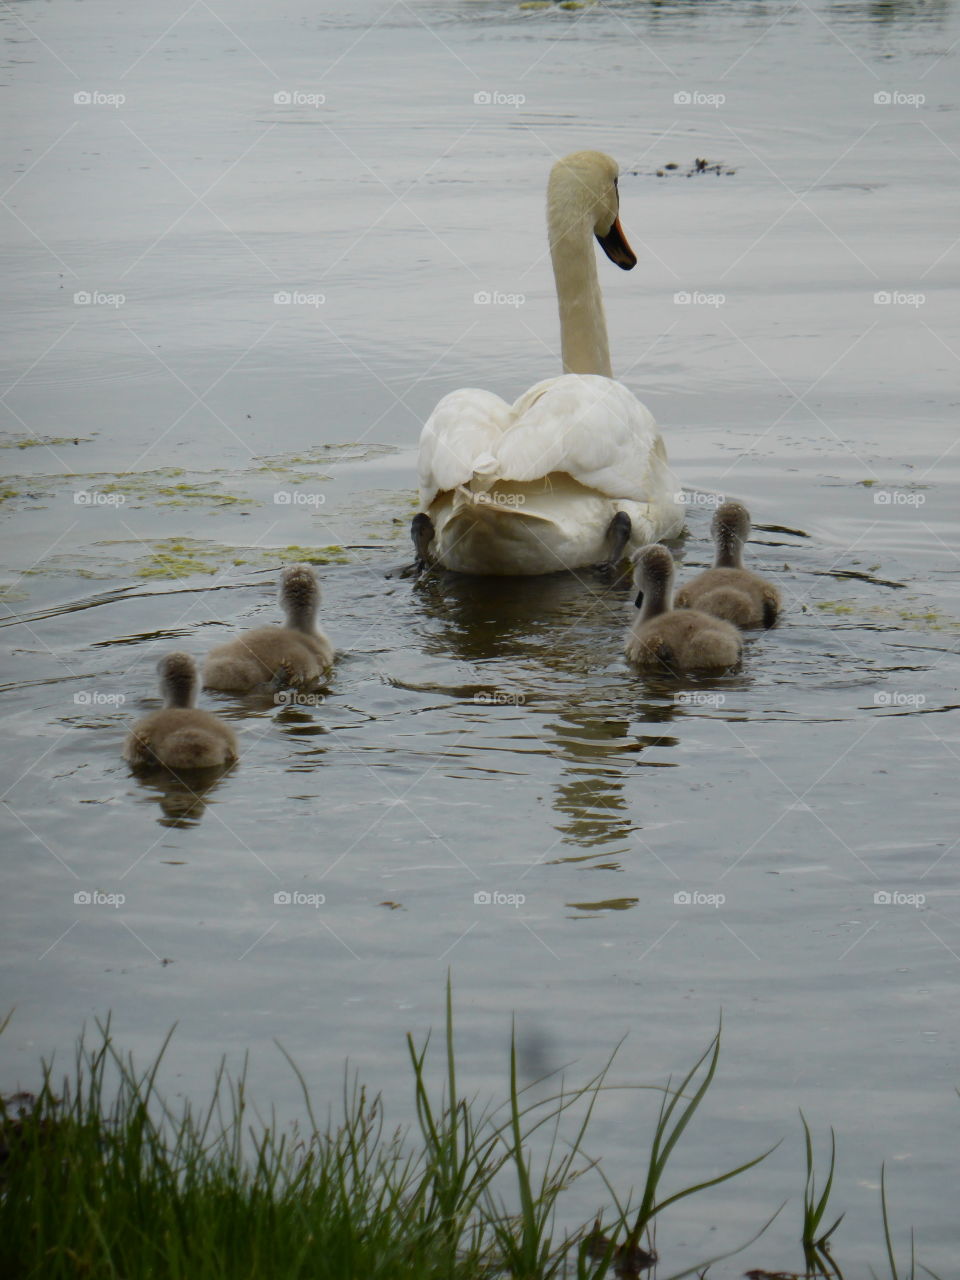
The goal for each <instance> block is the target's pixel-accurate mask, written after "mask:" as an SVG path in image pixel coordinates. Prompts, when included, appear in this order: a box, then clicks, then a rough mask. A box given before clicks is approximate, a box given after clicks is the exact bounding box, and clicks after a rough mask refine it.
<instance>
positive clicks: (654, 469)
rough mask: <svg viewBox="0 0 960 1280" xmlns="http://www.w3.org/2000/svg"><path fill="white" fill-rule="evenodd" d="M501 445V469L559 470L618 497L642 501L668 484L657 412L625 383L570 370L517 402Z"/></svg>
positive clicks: (520, 473)
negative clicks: (655, 488)
mask: <svg viewBox="0 0 960 1280" xmlns="http://www.w3.org/2000/svg"><path fill="white" fill-rule="evenodd" d="M513 413H514V416H515V419H516V422H515V425H514V427H513V428H512V429H511V431H510V432H509V433H508V434H507V435H506V436H505V437H504V438H503V439H502V440H501V442H500V447H499V449H498V451H497V458H498V461H499V463H500V467H499V474H500V475H501V476H502V477H503V478H504V479H510V480H521V481H522V480H535V479H538V478H539V477H540V476H545V475H549V474H550V473H551V472H554V471H563V472H566V473H567V474H568V475H571V476H573V478H574V479H575V480H578V481H579V482H580V483H581V484H582V485H585V486H586V487H587V488H590V489H595V490H596V491H597V492H599V493H603V494H605V495H606V496H607V497H610V498H629V499H632V500H634V501H638V502H642V501H645V500H647V499H648V498H649V497H650V496H651V483H656V484H658V485H659V484H662V483H663V481H662V478H661V476H660V471H661V468H662V459H663V444H662V442H661V440H660V433H659V432H658V430H657V424H656V422H655V421H654V418H653V415H652V414H651V413H650V411H649V409H647V408H646V407H645V406H644V405H642V404H641V403H640V401H639V400H638V399H637V398H636V396H635V395H634V394H633V392H632V391H630V390H628V388H627V387H625V386H624V385H623V384H622V383H620V382H615V381H613V380H612V379H610V378H602V377H599V376H597V375H594V374H564V375H563V376H562V377H559V378H550V379H548V380H547V381H546V382H540V383H537V385H536V386H535V387H531V388H530V390H529V391H528V392H526V394H525V395H523V396H521V397H520V399H519V400H518V401H517V402H516V404H515V405H514V406H513Z"/></svg>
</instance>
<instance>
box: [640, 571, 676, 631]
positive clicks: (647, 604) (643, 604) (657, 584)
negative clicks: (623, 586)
mask: <svg viewBox="0 0 960 1280" xmlns="http://www.w3.org/2000/svg"><path fill="white" fill-rule="evenodd" d="M638 595H639V596H640V604H639V609H640V615H639V617H638V619H637V621H638V622H641V623H643V622H649V621H650V620H651V618H659V616H660V614H661V613H669V612H670V610H671V609H672V608H673V583H672V582H669V581H665V580H663V579H661V578H655V577H648V578H645V579H644V583H643V586H642V587H641V588H640V589H639V591H638Z"/></svg>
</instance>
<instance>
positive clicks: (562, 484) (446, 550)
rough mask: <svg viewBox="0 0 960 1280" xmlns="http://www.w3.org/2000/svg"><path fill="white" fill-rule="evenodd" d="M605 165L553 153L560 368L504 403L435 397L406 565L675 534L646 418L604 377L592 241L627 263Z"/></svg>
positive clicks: (507, 557)
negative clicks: (412, 559)
mask: <svg viewBox="0 0 960 1280" xmlns="http://www.w3.org/2000/svg"><path fill="white" fill-rule="evenodd" d="M618 172H619V171H618V167H617V164H616V162H615V161H614V160H612V159H611V158H610V157H609V156H606V155H603V154H602V153H600V152H598V151H578V152H575V153H574V154H573V155H569V156H566V157H565V158H564V159H563V160H559V161H558V162H557V163H556V164H555V165H554V166H553V169H552V171H551V173H550V182H549V185H548V187H547V223H548V232H549V237H550V254H551V257H552V260H553V273H554V279H555V281H556V287H557V302H558V306H559V310H560V330H561V338H562V350H563V367H564V374H563V375H562V376H561V377H559V378H549V379H547V380H546V381H545V382H538V383H537V384H536V386H534V387H531V389H530V390H529V391H528V392H527V393H526V394H525V395H523V396H521V397H520V399H519V400H517V402H516V403H515V404H513V405H509V404H507V402H506V401H505V400H501V399H500V397H499V396H497V395H494V394H493V393H492V392H490V391H478V390H475V389H473V388H467V389H464V390H461V391H454V392H452V393H451V394H450V395H448V396H445V397H444V398H443V399H442V400H441V401H440V403H439V404H438V405H437V407H436V408H435V409H434V411H433V413H432V414H431V415H430V418H429V420H428V421H427V423H426V425H425V426H424V428H423V431H422V433H421V435H420V453H419V478H420V505H421V511H420V514H419V515H417V516H415V517H414V520H413V525H412V529H411V533H412V536H413V541H414V546H415V548H416V552H417V568H418V569H419V568H423V567H424V566H425V565H426V564H427V563H429V562H431V561H433V562H436V563H438V564H440V565H442V566H443V567H444V568H447V569H453V570H456V571H458V572H460V573H474V574H533V573H551V572H553V571H555V570H558V569H577V568H580V567H582V566H585V565H593V564H596V563H597V562H598V561H604V562H606V563H605V567H608V568H609V567H612V566H613V565H615V564H617V563H618V562H619V561H620V560H621V559H622V557H623V556H624V554H625V553H626V552H627V550H628V549H635V548H637V547H639V546H643V545H644V544H645V543H649V542H655V541H657V540H658V539H660V538H664V537H669V536H670V535H671V534H674V533H678V532H679V531H680V529H681V527H682V525H683V510H682V507H681V506H679V505H678V504H677V503H676V501H675V492H676V485H675V484H674V483H672V481H671V478H670V474H669V470H668V467H667V457H666V451H665V449H664V447H663V441H662V440H661V438H660V433H659V431H658V430H657V424H656V422H655V421H654V419H653V415H652V414H651V413H650V411H649V410H648V409H646V408H645V407H644V406H643V405H642V404H641V403H640V401H639V400H637V398H636V397H635V396H634V395H633V393H632V392H631V391H629V390H628V389H627V388H626V387H625V386H624V385H623V384H622V383H620V382H616V381H614V379H613V376H612V373H611V369H610V354H609V350H608V347H607V326H606V321H605V319H604V314H603V299H602V297H601V294H600V285H599V282H598V280H597V265H596V256H595V251H594V248H593V244H592V238H593V237H594V236H596V238H597V240H598V241H599V242H600V244H601V246H602V248H603V249H604V251H605V253H606V254H607V257H608V258H610V260H611V261H612V262H615V263H616V264H617V266H619V267H622V268H623V269H624V270H625V271H629V270H630V268H631V267H633V266H635V265H636V261H637V260H636V257H635V256H634V254H633V251H632V249H631V248H630V246H629V245H628V244H627V241H626V238H625V237H624V234H623V229H622V228H621V226H620V219H619V193H618V190H617V175H618Z"/></svg>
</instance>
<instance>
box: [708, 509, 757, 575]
mask: <svg viewBox="0 0 960 1280" xmlns="http://www.w3.org/2000/svg"><path fill="white" fill-rule="evenodd" d="M711 532H712V533H713V540H714V543H715V544H716V548H717V565H718V566H729V567H730V568H739V567H740V559H741V556H742V554H743V548H744V546H745V544H746V542H747V539H748V538H749V537H750V512H749V511H748V510H747V508H746V507H745V506H744V505H743V503H742V502H724V503H721V505H720V506H719V507H717V509H716V511H715V512H714V513H713V522H712V524H711Z"/></svg>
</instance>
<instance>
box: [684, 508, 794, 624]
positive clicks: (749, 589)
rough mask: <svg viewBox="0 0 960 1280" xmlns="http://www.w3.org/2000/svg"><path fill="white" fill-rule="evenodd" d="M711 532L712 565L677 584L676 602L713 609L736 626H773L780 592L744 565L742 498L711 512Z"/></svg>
mask: <svg viewBox="0 0 960 1280" xmlns="http://www.w3.org/2000/svg"><path fill="white" fill-rule="evenodd" d="M711 532H712V534H713V540H714V543H715V546H716V558H715V559H714V562H713V568H712V569H707V570H706V572H705V573H701V574H698V575H697V577H696V578H693V579H692V580H691V581H690V582H688V583H686V584H685V585H684V586H682V587H681V588H680V590H679V591H678V592H677V606H678V607H680V608H684V609H700V610H702V611H703V612H704V613H712V614H713V616H714V617H715V618H725V619H726V620H727V622H733V623H735V624H736V626H738V627H772V626H773V624H774V623H775V622H776V620H777V615H778V614H779V612H780V592H779V591H778V590H777V588H776V587H775V586H773V584H772V583H770V582H767V581H766V579H765V578H761V577H760V575H759V574H757V573H752V572H751V571H750V570H749V569H744V567H743V546H744V543H745V542H746V541H747V539H748V538H749V537H750V512H749V511H748V510H747V508H746V507H745V506H744V505H743V503H742V502H724V503H722V504H721V505H720V506H719V507H717V509H716V511H715V512H714V515H713V521H712V524H711Z"/></svg>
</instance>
